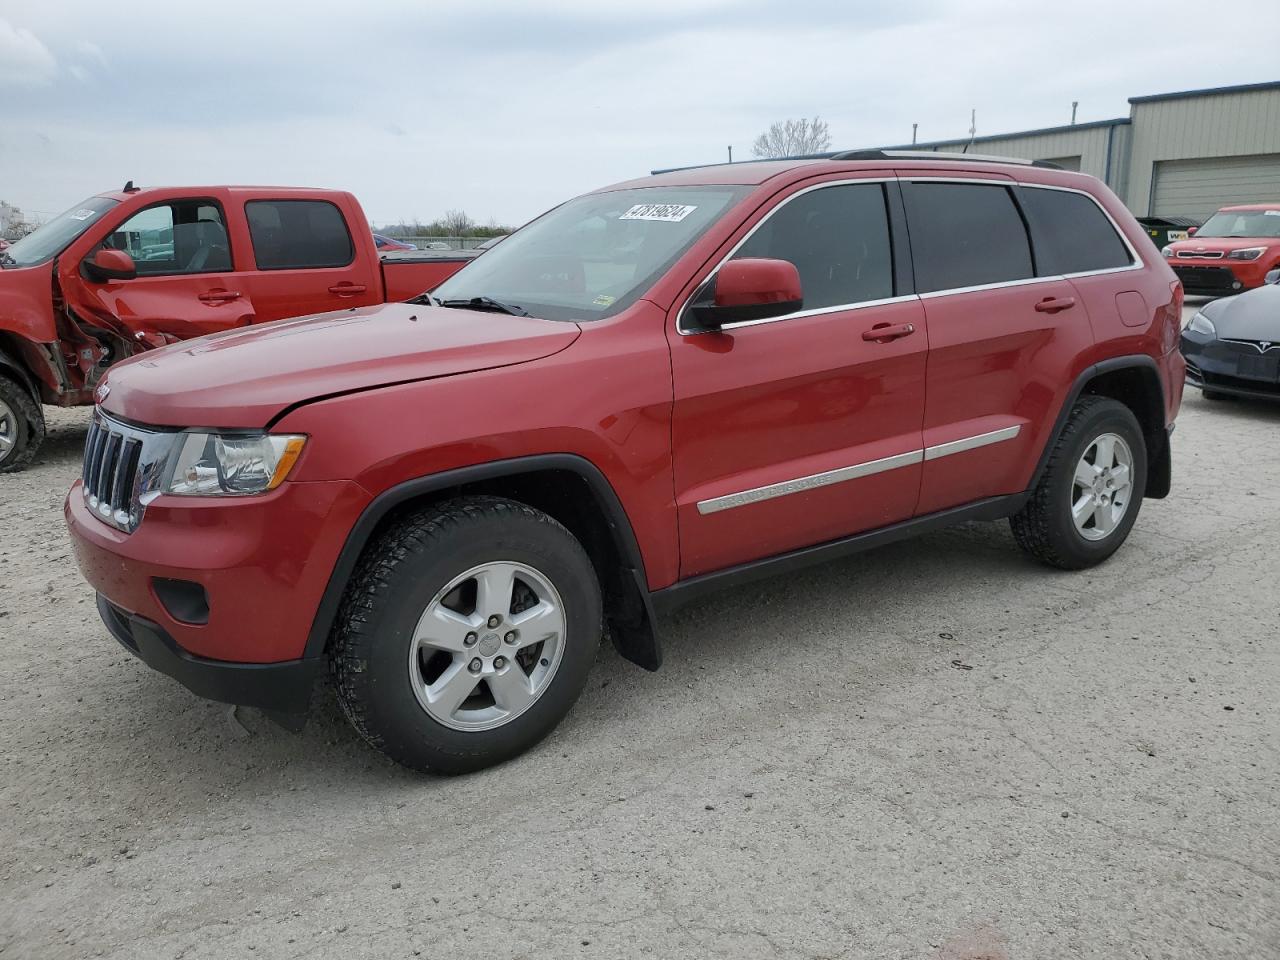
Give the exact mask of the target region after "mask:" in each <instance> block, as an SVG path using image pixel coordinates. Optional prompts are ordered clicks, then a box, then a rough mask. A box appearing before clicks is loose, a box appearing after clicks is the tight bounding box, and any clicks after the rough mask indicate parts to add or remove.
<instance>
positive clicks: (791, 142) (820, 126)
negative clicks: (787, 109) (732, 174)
mask: <svg viewBox="0 0 1280 960" xmlns="http://www.w3.org/2000/svg"><path fill="white" fill-rule="evenodd" d="M830 146H831V132H830V131H829V130H828V129H827V121H825V120H820V119H818V118H817V117H814V118H813V119H812V120H806V119H804V118H803V117H801V118H800V119H799V120H779V121H778V122H777V123H775V124H773V125H772V126H771V127H769V129H768V130H766V131H765V132H764V133H762V134H760V136H758V137H756V141H755V143H753V144H752V145H751V152H752V153H754V154H755V155H756V156H757V157H759V158H761V159H768V158H770V157H797V156H804V155H805V154H806V153H821V152H822V151H823V150H826V149H827V148H828V147H830Z"/></svg>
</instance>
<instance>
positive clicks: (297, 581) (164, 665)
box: [65, 152, 1185, 772]
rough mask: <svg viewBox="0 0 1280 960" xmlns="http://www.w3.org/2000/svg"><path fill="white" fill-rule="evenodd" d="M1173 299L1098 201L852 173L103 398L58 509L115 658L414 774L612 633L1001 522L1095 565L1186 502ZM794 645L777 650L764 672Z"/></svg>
mask: <svg viewBox="0 0 1280 960" xmlns="http://www.w3.org/2000/svg"><path fill="white" fill-rule="evenodd" d="M1181 305H1182V292H1181V285H1180V284H1179V283H1178V281H1177V279H1176V278H1175V277H1174V276H1173V273H1172V271H1171V270H1170V269H1169V267H1168V265H1167V264H1166V263H1165V262H1164V260H1163V258H1162V257H1161V256H1160V255H1159V252H1158V251H1157V250H1156V249H1155V247H1154V246H1153V245H1152V244H1151V242H1150V240H1149V239H1148V238H1147V237H1146V235H1145V234H1144V233H1143V231H1142V229H1141V227H1139V226H1138V224H1137V223H1136V222H1135V221H1134V219H1133V217H1132V216H1131V215H1130V214H1129V213H1128V212H1127V211H1126V210H1125V208H1124V206H1123V205H1122V204H1120V202H1119V201H1118V200H1117V199H1116V198H1115V196H1114V195H1113V194H1112V193H1111V192H1110V191H1109V190H1108V189H1107V188H1106V187H1105V186H1103V185H1102V184H1101V183H1100V182H1099V181H1097V180H1096V179H1094V178H1092V177H1088V176H1082V175H1080V174H1076V173H1068V172H1064V171H1060V170H1057V169H1048V168H1044V167H1039V166H1033V165H1030V164H1027V163H1017V162H1014V161H1008V162H1001V161H995V160H991V159H989V158H988V159H984V158H981V157H974V156H957V157H955V158H951V159H948V158H946V157H945V156H939V155H937V154H925V155H923V156H920V155H913V154H896V153H881V152H875V153H870V154H867V153H859V154H849V155H838V156H835V157H832V158H830V159H820V160H815V159H807V160H785V161H770V162H762V163H741V164H733V165H722V166H715V167H707V168H702V169H688V170H680V171H674V172H669V173H665V174H662V175H658V176H653V177H647V178H644V179H641V180H635V181H631V182H628V183H622V184H618V185H616V186H613V187H608V188H605V189H603V190H599V191H596V192H594V193H589V194H586V195H584V196H581V197H578V198H577V199H575V200H571V201H569V202H568V203H565V204H563V205H561V206H559V207H557V208H555V209H554V210H552V211H551V212H549V213H547V214H545V215H544V216H542V217H541V218H539V219H538V220H536V221H534V222H533V223H531V224H529V225H528V226H526V227H524V228H522V229H521V230H519V231H517V232H516V233H514V234H512V235H511V236H510V237H508V238H507V239H505V240H503V241H502V242H501V243H500V244H498V245H497V246H495V247H494V248H493V249H491V250H489V251H488V252H486V253H485V254H484V256H482V257H480V258H478V259H476V260H474V261H472V262H471V263H470V264H468V265H467V266H466V267H464V268H463V269H462V270H461V271H459V272H458V273H457V274H455V275H454V276H452V277H450V278H449V279H448V280H447V281H445V282H444V283H443V284H441V285H440V286H439V287H438V288H437V289H436V290H435V291H434V292H433V295H432V297H431V298H430V299H429V300H428V299H426V298H424V301H423V302H420V303H417V304H394V305H385V306H374V307H365V308H358V309H355V310H348V311H342V312H339V313H326V314H317V315H314V316H310V317H307V318H302V319H296V320H289V321H284V322H281V323H276V324H269V325H267V326H264V327H260V328H257V329H254V330H240V331H233V332H229V333H224V334H216V335H214V336H211V337H207V338H205V339H203V340H200V341H198V342H196V343H193V344H189V345H188V344H177V345H174V346H170V347H166V348H164V349H163V350H161V351H159V352H157V353H155V354H153V355H151V356H150V357H146V358H139V359H135V360H132V361H129V362H126V363H124V364H121V365H120V366H118V367H116V368H114V369H113V370H112V371H111V372H110V374H109V376H108V378H107V380H106V382H105V384H104V387H105V388H109V389H107V390H105V392H103V393H102V394H101V395H100V402H99V405H98V407H97V410H96V412H95V415H94V421H93V426H92V428H91V430H90V433H89V436H88V439H87V441H86V443H87V446H86V454H85V464H84V475H83V479H82V480H80V481H77V482H76V484H75V485H74V486H73V488H72V489H71V492H70V494H69V495H68V497H67V500H66V505H65V512H66V519H67V523H68V525H69V527H70V531H71V535H72V540H73V543H74V547H75V553H76V556H77V559H78V562H79V564H80V567H81V569H82V571H83V572H84V575H85V577H86V578H87V579H88V581H89V583H90V584H92V586H93V587H94V589H95V590H96V591H97V593H98V608H99V611H100V613H101V615H102V617H103V619H104V621H105V623H106V625H107V627H108V629H109V631H110V632H111V633H112V634H113V635H114V636H115V637H116V638H117V639H118V640H119V641H120V642H121V643H122V644H124V646H125V647H126V648H127V649H129V650H130V651H131V652H132V653H134V654H135V655H136V656H138V657H140V658H141V659H142V660H144V661H145V662H146V663H148V664H150V665H151V666H152V667H154V668H156V669H158V670H160V671H163V672H164V673H167V674H169V675H170V676H172V677H175V678H176V679H178V680H179V681H181V682H182V683H184V684H186V685H187V686H188V687H189V688H190V689H192V690H193V691H195V692H197V693H199V694H201V695H203V696H206V697H211V698H214V699H219V700H225V701H230V702H233V703H241V704H249V705H252V706H255V707H259V708H263V709H265V710H268V711H270V712H271V713H272V715H273V716H276V717H278V718H280V719H282V720H284V721H285V722H290V723H296V722H299V721H298V719H297V718H300V717H302V716H304V715H305V712H306V710H307V706H308V701H309V695H310V691H311V687H312V683H313V680H314V679H315V677H316V675H317V672H318V671H320V670H321V669H323V668H324V667H325V665H326V664H327V665H328V669H329V670H330V672H331V675H332V677H333V679H334V682H335V685H336V687H337V691H338V695H339V699H340V701H341V703H342V705H343V709H344V710H345V712H346V714H347V716H348V717H349V719H350V720H351V722H352V723H353V724H354V725H355V727H356V729H357V730H359V731H360V733H361V734H362V735H363V736H364V737H365V738H366V739H367V740H368V741H369V742H370V743H371V744H373V745H374V746H376V747H377V748H379V749H381V750H383V751H385V752H386V753H387V754H388V755H390V756H391V757H393V758H394V759H396V760H397V761H400V762H402V763H405V764H407V765H409V766H412V767H414V768H418V769H431V770H438V771H446V772H459V771H465V770H473V769H476V768H478V767H481V766H484V765H486V764H490V763H495V762H498V761H500V760H503V759H505V758H508V757H511V756H514V755H515V754H516V753H518V752H520V751H521V750H524V749H525V748H527V747H529V746H530V745H532V744H534V743H536V742H537V741H538V740H539V739H540V738H541V737H543V736H545V735H546V733H547V732H548V731H549V730H551V729H552V727H553V726H555V724H556V723H557V722H558V721H559V720H560V718H562V717H563V716H564V715H565V713H566V712H567V711H568V710H569V709H570V707H571V706H572V704H573V703H574V701H575V700H576V698H577V697H578V694H579V693H580V691H581V690H582V687H583V684H584V683H585V682H586V678H587V674H588V671H589V669H590V667H591V663H592V660H593V658H594V656H595V653H596V650H597V648H598V645H599V642H600V639H601V635H602V630H604V631H607V634H608V636H609V637H610V638H611V640H612V642H613V643H614V644H615V645H616V647H617V648H618V649H619V651H620V652H621V653H622V654H623V655H624V656H625V657H627V658H629V659H631V660H633V661H635V662H636V663H638V664H640V665H641V666H644V667H647V668H649V669H656V668H657V667H658V665H659V663H660V661H661V653H660V645H659V641H658V631H657V625H658V623H659V619H658V617H659V613H660V611H661V610H663V609H665V608H669V607H671V606H673V605H675V604H678V603H685V602H688V601H689V600H690V599H692V598H694V597H696V596H698V595H699V594H701V593H702V592H703V591H704V590H707V589H710V588H712V587H716V586H720V585H723V584H728V583H739V582H743V581H747V580H750V579H752V578H756V577H761V576H764V575H766V574H768V573H771V572H774V571H781V570H787V569H791V568H794V567H796V566H798V565H801V564H804V563H809V562H813V561H816V560H821V559H825V558H829V557H834V556H838V555H841V554H843V553H848V552H850V551H854V550H862V549H866V548H868V547H872V546H875V545H878V544H882V543H886V542H889V541H893V540H897V539H900V538H903V537H906V536H909V535H912V534H914V533H918V532H921V531H927V530H933V529H935V528H937V527H939V526H941V525H945V524H951V523H957V522H961V521H965V520H974V519H986V520H991V519H998V518H1009V519H1010V520H1011V523H1012V527H1013V532H1014V535H1015V538H1016V540H1017V542H1018V543H1019V544H1020V545H1021V547H1022V548H1023V549H1024V550H1025V551H1026V552H1027V553H1028V554H1030V555H1031V556H1032V557H1034V558H1036V559H1037V560H1039V561H1041V562H1043V563H1046V564H1048V565H1051V566H1055V567H1059V568H1066V569H1079V568H1083V567H1088V566H1092V565H1094V564H1098V563H1101V562H1102V561H1104V560H1106V559H1107V558H1108V557H1110V556H1111V555H1112V554H1113V553H1115V551H1116V550H1117V549H1118V548H1119V547H1120V546H1121V544H1122V543H1123V542H1124V540H1125V538H1126V536H1127V535H1128V533H1129V531H1130V529H1131V528H1132V526H1133V524H1134V522H1135V520H1136V519H1137V516H1138V511H1139V508H1140V506H1141V503H1142V500H1143V498H1144V497H1162V496H1164V495H1165V494H1166V493H1167V492H1168V490H1169V485H1170V477H1171V453H1170V440H1169V435H1170V431H1171V430H1172V426H1173V422H1174V417H1175V416H1176V414H1177V412H1178V408H1179V403H1180V400H1181V396H1182V384H1183V374H1184V370H1185V367H1184V364H1183V360H1182V357H1181V355H1180V353H1179V351H1178V334H1179V329H1180V325H1181ZM778 641H779V645H780V646H783V645H785V644H786V642H787V638H786V637H785V636H780V637H779V638H778Z"/></svg>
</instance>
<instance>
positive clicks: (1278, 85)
mask: <svg viewBox="0 0 1280 960" xmlns="http://www.w3.org/2000/svg"><path fill="white" fill-rule="evenodd" d="M1255 90H1280V80H1268V81H1267V82H1266V83H1242V84H1237V85H1236V86H1234V87H1205V88H1203V89H1202V90H1178V91H1176V92H1174V93H1153V94H1150V95H1148V96H1145V97H1130V98H1129V102H1130V103H1153V102H1155V101H1157V100H1184V99H1186V98H1187V97H1213V96H1217V95H1218V94H1222V93H1251V92H1253V91H1255Z"/></svg>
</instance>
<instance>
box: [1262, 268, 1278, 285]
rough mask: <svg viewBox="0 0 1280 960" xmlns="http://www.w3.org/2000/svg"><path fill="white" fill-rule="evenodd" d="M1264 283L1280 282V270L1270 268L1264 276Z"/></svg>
mask: <svg viewBox="0 0 1280 960" xmlns="http://www.w3.org/2000/svg"><path fill="white" fill-rule="evenodd" d="M1262 282H1263V283H1280V270H1268V271H1267V275H1266V276H1265V277H1263V278H1262Z"/></svg>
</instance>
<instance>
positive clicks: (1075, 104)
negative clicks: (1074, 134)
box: [1071, 100, 1080, 127]
mask: <svg viewBox="0 0 1280 960" xmlns="http://www.w3.org/2000/svg"><path fill="white" fill-rule="evenodd" d="M1078 106H1080V101H1079V100H1072V101H1071V125H1072V126H1073V127H1074V126H1075V125H1076V107H1078Z"/></svg>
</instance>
